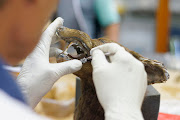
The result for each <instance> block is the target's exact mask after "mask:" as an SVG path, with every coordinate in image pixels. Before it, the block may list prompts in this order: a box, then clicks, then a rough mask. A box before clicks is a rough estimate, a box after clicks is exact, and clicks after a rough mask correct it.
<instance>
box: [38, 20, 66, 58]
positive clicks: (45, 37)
mask: <svg viewBox="0 0 180 120" xmlns="http://www.w3.org/2000/svg"><path fill="white" fill-rule="evenodd" d="M62 25H63V19H62V18H60V17H58V18H57V19H56V20H54V22H52V23H51V24H50V25H49V26H48V28H47V29H46V30H45V31H44V33H43V34H42V36H41V40H40V41H39V43H38V45H37V48H39V50H40V51H42V53H46V54H47V56H48V57H49V55H48V54H49V49H50V45H51V42H52V40H53V39H55V37H56V36H55V32H56V30H57V29H58V27H61V26H62Z"/></svg>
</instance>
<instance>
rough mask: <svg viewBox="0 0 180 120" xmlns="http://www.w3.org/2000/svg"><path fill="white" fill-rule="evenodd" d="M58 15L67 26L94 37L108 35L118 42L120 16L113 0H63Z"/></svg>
mask: <svg viewBox="0 0 180 120" xmlns="http://www.w3.org/2000/svg"><path fill="white" fill-rule="evenodd" d="M56 16H60V17H62V18H63V19H64V20H65V23H64V26H65V27H69V28H72V29H78V30H81V31H84V32H86V33H87V34H88V35H89V36H90V37H91V38H93V39H94V38H99V37H102V36H106V37H108V38H110V39H111V40H114V41H116V42H118V39H119V25H120V16H119V14H118V12H117V9H116V6H115V2H114V1H113V0H61V2H60V3H59V6H58V10H57V14H56Z"/></svg>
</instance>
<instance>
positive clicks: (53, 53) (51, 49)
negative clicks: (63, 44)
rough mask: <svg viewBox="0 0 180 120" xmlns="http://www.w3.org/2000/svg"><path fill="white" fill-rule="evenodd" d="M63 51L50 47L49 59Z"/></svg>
mask: <svg viewBox="0 0 180 120" xmlns="http://www.w3.org/2000/svg"><path fill="white" fill-rule="evenodd" d="M62 52H63V51H62V50H61V49H59V48H55V47H51V48H50V51H49V57H56V58H57V57H58V55H59V54H61V53H62Z"/></svg>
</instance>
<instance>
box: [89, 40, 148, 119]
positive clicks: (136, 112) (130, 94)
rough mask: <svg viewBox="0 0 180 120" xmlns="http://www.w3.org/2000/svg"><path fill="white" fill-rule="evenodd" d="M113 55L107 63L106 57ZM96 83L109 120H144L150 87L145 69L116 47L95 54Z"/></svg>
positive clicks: (100, 47) (93, 54) (110, 45)
mask: <svg viewBox="0 0 180 120" xmlns="http://www.w3.org/2000/svg"><path fill="white" fill-rule="evenodd" d="M106 52H107V53H110V54H112V55H111V56H109V59H110V62H108V61H107V59H106V57H105V55H104V53H106ZM91 55H92V66H93V81H94V85H95V88H96V93H97V97H98V99H99V102H100V103H101V105H102V107H103V109H104V111H105V119H106V120H142V119H143V117H142V113H141V105H142V101H143V98H144V94H145V91H146V87H147V74H146V72H145V69H144V65H143V64H142V63H141V62H140V61H138V60H137V59H136V58H134V57H133V56H132V55H131V54H130V53H128V52H127V51H125V49H124V48H123V47H120V46H119V45H118V44H116V43H108V44H104V45H101V46H98V47H96V48H94V49H92V50H91Z"/></svg>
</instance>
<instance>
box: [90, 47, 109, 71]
mask: <svg viewBox="0 0 180 120" xmlns="http://www.w3.org/2000/svg"><path fill="white" fill-rule="evenodd" d="M91 55H92V61H91V64H92V66H93V68H96V67H101V66H104V65H105V64H108V61H107V60H106V57H105V55H104V53H103V52H102V51H101V50H99V49H95V50H93V51H92V52H91Z"/></svg>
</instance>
